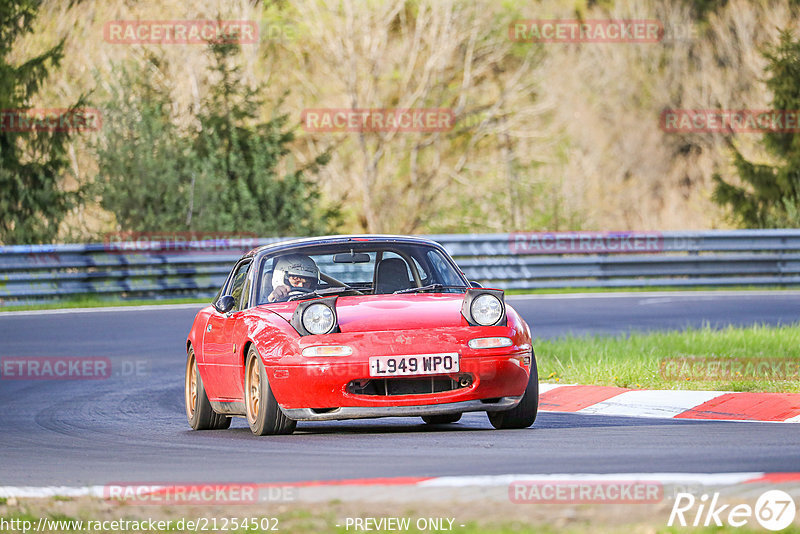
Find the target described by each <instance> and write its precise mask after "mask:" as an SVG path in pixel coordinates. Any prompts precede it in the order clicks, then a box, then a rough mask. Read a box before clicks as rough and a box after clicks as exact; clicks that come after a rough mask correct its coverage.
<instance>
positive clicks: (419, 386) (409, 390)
mask: <svg viewBox="0 0 800 534" xmlns="http://www.w3.org/2000/svg"><path fill="white" fill-rule="evenodd" d="M471 385H472V377H471V376H470V375H460V376H458V377H456V378H451V377H449V376H426V377H414V378H373V379H362V380H352V381H351V382H350V383H349V384H347V392H348V393H352V394H354V395H373V396H383V397H386V396H395V395H426V394H430V393H442V392H444V391H454V390H456V389H464V388H468V387H470V386H471Z"/></svg>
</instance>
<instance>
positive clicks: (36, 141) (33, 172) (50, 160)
mask: <svg viewBox="0 0 800 534" xmlns="http://www.w3.org/2000/svg"><path fill="white" fill-rule="evenodd" d="M38 5H39V2H37V1H36V0H6V1H3V2H0V112H1V113H2V114H3V125H4V127H3V128H0V214H2V217H0V242H3V243H9V244H11V243H36V242H51V241H52V240H53V239H54V238H55V236H56V233H57V232H58V226H59V223H60V222H61V221H62V220H63V218H64V215H66V213H67V212H68V211H69V210H70V209H71V208H72V206H73V205H74V203H75V201H76V200H77V195H76V194H75V193H74V192H66V191H63V190H62V188H61V183H60V178H61V177H62V175H63V173H64V172H65V171H66V170H67V169H68V163H69V161H68V159H67V155H66V146H67V143H68V142H69V139H70V137H71V135H72V132H70V131H69V130H68V129H61V130H59V129H54V128H51V129H40V130H35V129H33V130H32V131H14V130H15V129H17V130H19V128H15V127H13V126H12V121H16V118H11V117H15V116H17V114H19V113H24V112H25V111H27V110H30V109H31V105H30V102H31V100H32V98H33V97H34V96H35V95H36V93H37V92H38V91H39V89H40V88H41V87H42V84H43V83H44V82H45V80H46V79H47V77H48V74H49V70H50V69H51V68H57V67H58V65H59V63H60V62H61V59H62V57H63V45H64V43H63V41H62V42H60V43H59V44H58V45H56V46H54V47H52V48H50V49H49V50H47V51H46V52H44V53H42V54H41V55H38V56H36V57H33V58H30V59H28V60H27V61H24V62H23V63H21V64H19V65H13V64H11V63H10V60H9V58H8V56H9V55H10V53H11V51H12V47H13V45H14V42H15V41H16V40H17V39H18V38H20V37H22V36H23V35H24V34H27V33H31V32H32V26H33V21H34V19H35V18H36V9H37V6H38ZM82 105H84V98H83V97H81V98H80V99H79V101H78V102H77V103H75V104H74V105H73V106H72V107H71V108H70V110H75V109H76V108H79V107H81V106H82ZM12 110H13V113H12ZM72 112H73V111H67V112H65V114H71V113H72ZM23 130H27V128H23Z"/></svg>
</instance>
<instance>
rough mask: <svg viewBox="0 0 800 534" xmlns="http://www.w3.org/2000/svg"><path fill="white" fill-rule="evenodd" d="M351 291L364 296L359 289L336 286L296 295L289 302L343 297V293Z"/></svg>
mask: <svg viewBox="0 0 800 534" xmlns="http://www.w3.org/2000/svg"><path fill="white" fill-rule="evenodd" d="M349 291H352V292H354V293H355V294H356V295H363V294H364V293H362V292H361V291H359V290H358V289H356V288H354V287H351V286H336V287H328V288H325V289H318V290H316V291H312V292H310V293H302V294H300V295H294V296H293V297H289V298H288V299H287V301H288V302H291V301H294V300H305V299H313V298H317V297H330V296H331V295H341V294H342V293H347V292H349Z"/></svg>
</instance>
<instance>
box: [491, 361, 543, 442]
mask: <svg viewBox="0 0 800 534" xmlns="http://www.w3.org/2000/svg"><path fill="white" fill-rule="evenodd" d="M538 411H539V371H538V370H537V369H536V355H535V354H533V351H531V375H530V378H528V387H526V388H525V394H524V395H523V396H522V400H521V401H519V404H517V405H516V406H515V407H513V408H511V409H510V410H506V411H503V412H487V414H488V415H489V422H490V423H492V426H493V427H495V428H497V429H508V428H528V427H529V426H531V425H532V424H533V422H534V421H536V413H537V412H538Z"/></svg>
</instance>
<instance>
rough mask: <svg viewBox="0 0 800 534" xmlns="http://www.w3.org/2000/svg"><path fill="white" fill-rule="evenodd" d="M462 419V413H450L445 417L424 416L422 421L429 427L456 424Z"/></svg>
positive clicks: (444, 415)
mask: <svg viewBox="0 0 800 534" xmlns="http://www.w3.org/2000/svg"><path fill="white" fill-rule="evenodd" d="M459 419H461V414H460V413H448V414H443V415H423V416H422V420H423V421H425V422H426V423H428V424H429V425H447V424H449V423H456V422H458V420H459Z"/></svg>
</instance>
